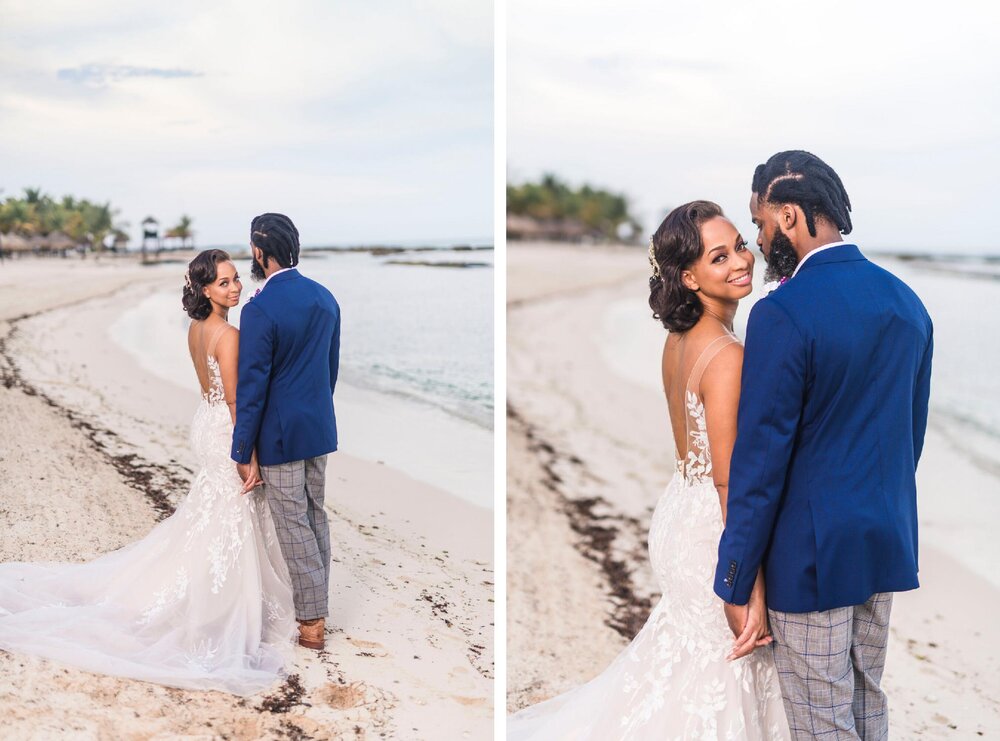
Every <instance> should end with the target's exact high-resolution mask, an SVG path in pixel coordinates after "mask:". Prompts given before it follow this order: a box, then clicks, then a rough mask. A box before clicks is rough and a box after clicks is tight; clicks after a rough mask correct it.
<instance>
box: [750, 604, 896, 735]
mask: <svg viewBox="0 0 1000 741" xmlns="http://www.w3.org/2000/svg"><path fill="white" fill-rule="evenodd" d="M891 608H892V593H891V592H881V593H879V594H875V595H872V597H871V598H869V599H868V601H867V602H865V603H864V604H863V605H854V606H851V607H838V608H836V609H833V610H824V611H822V612H803V613H797V612H778V611H777V610H768V614H769V617H770V619H771V634H772V635H773V636H774V644H773V646H774V665H775V668H776V669H777V670H778V682H779V684H780V685H781V695H782V697H783V698H784V701H785V714H786V715H787V716H788V727H789V729H790V730H791V732H792V738H794V739H814V738H818V739H830V740H831V741H833V740H834V739H837V740H839V739H865V740H866V741H881V739H885V738H888V736H889V710H888V705H887V703H886V698H885V694H884V693H883V692H882V690H881V688H880V687H879V682H880V681H881V680H882V669H883V668H884V667H885V653H886V646H887V644H888V638H889V612H890V609H891Z"/></svg>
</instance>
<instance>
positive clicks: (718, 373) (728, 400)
mask: <svg viewBox="0 0 1000 741" xmlns="http://www.w3.org/2000/svg"><path fill="white" fill-rule="evenodd" d="M742 369H743V347H742V346H741V345H740V344H739V343H737V342H734V343H732V344H731V345H727V346H726V347H724V348H723V349H722V350H720V351H719V353H718V354H717V355H716V356H715V357H714V358H712V361H711V362H710V363H709V364H708V367H707V368H706V369H705V373H704V374H703V375H702V377H701V388H700V389H699V390H700V391H701V397H702V399H703V400H704V403H705V427H706V428H707V431H708V449H709V452H710V454H711V456H712V481H713V482H714V483H715V488H716V490H717V491H718V492H719V506H720V507H721V508H722V521H723V522H725V521H726V499H727V497H728V495H729V459H730V457H731V456H732V454H733V445H734V444H735V443H736V411H737V408H738V407H739V403H740V378H741V372H742Z"/></svg>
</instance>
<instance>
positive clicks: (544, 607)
mask: <svg viewBox="0 0 1000 741" xmlns="http://www.w3.org/2000/svg"><path fill="white" fill-rule="evenodd" d="M507 261H508V298H507V343H508V344H507V347H508V357H507V405H508V406H507V455H508V460H507V467H508V487H507V508H508V510H507V511H508V521H507V635H508V642H507V662H508V663H507V711H508V712H511V711H514V710H516V709H518V708H521V707H524V706H525V705H528V704H531V703H533V702H537V701H540V700H543V699H545V698H548V697H551V696H553V695H556V694H558V693H560V692H562V691H564V690H567V689H570V688H572V687H574V686H576V685H579V684H581V683H583V682H585V681H587V680H588V679H590V678H592V677H593V676H595V675H596V674H598V673H599V672H600V671H601V670H602V669H603V668H604V667H605V666H606V665H607V664H608V663H609V661H610V660H611V659H612V658H613V657H614V656H615V655H616V654H617V653H618V652H619V651H620V650H621V649H622V648H623V647H624V646H625V645H627V643H628V642H629V640H630V639H631V637H632V636H633V635H634V633H635V632H636V631H637V630H638V628H639V627H640V626H641V625H642V624H643V622H644V621H645V618H646V615H647V614H648V611H649V609H650V607H651V606H652V604H654V603H655V600H657V599H658V598H659V594H658V591H657V587H656V585H655V582H654V579H653V576H652V572H651V571H650V569H649V564H648V558H647V554H646V532H647V528H648V524H649V518H650V516H651V514H652V509H653V506H654V504H655V502H656V499H657V497H658V496H659V494H660V492H661V491H662V489H663V488H664V487H665V486H666V483H667V482H668V480H669V478H670V475H671V474H672V471H673V452H672V451H673V441H672V439H671V431H670V427H669V423H668V418H667V411H666V402H665V400H664V397H663V393H662V390H660V388H659V380H658V379H659V371H658V369H659V356H660V352H661V350H662V344H663V341H664V338H665V331H664V330H663V328H662V327H661V326H660V325H659V324H658V323H657V322H655V321H654V320H652V319H651V318H650V316H649V312H648V309H647V308H646V303H645V302H646V297H647V295H648V292H647V281H648V275H649V268H648V264H647V260H646V257H645V254H644V250H642V249H636V248H625V247H588V246H562V245H552V244H527V243H512V244H509V245H508V251H507ZM759 281H760V278H759V274H758V277H757V278H756V282H759ZM743 312H744V310H743V309H741V313H743ZM744 320H745V316H744ZM959 443H960V441H958V440H956V439H955V438H954V436H950V435H948V434H945V432H944V431H943V430H942V428H941V427H940V426H939V425H938V424H937V423H936V421H935V419H934V415H933V414H932V416H931V421H930V426H929V429H928V434H927V440H926V446H925V449H924V457H923V459H922V460H921V463H920V470H919V472H918V491H919V499H920V517H921V532H922V538H923V540H922V544H921V552H920V578H921V584H922V586H921V588H920V589H918V590H915V591H913V592H908V593H903V594H898V595H896V598H895V602H894V605H893V615H892V627H891V639H890V641H891V642H890V646H889V655H888V660H887V666H886V670H885V677H884V681H883V686H884V688H885V689H886V692H887V694H888V697H889V703H890V713H891V716H890V728H891V729H892V736H893V738H979V737H984V738H995V737H997V735H998V734H1000V702H998V695H1000V651H998V650H997V648H996V646H997V645H998V643H1000V628H998V627H997V625H996V621H995V620H994V619H993V616H994V615H996V614H997V611H998V610H1000V585H998V584H997V583H996V579H995V578H993V579H990V578H988V575H989V573H991V570H992V568H993V567H994V566H996V565H997V564H998V563H1000V547H998V546H997V545H996V542H995V540H993V541H991V542H988V543H987V542H986V541H985V540H982V539H980V536H979V534H980V533H981V532H985V527H984V526H983V525H982V523H983V522H984V520H985V522H992V520H991V519H990V518H991V517H992V516H993V515H994V514H995V513H997V512H996V508H997V506H998V505H997V504H996V503H994V502H991V501H989V500H990V499H992V500H997V499H1000V497H996V496H995V494H996V493H1000V480H998V479H997V478H996V476H995V475H993V474H991V473H990V472H989V471H988V470H984V469H983V468H981V467H978V466H976V465H974V464H972V463H970V462H968V461H965V460H964V459H963V458H962V454H961V452H960V451H959V450H958V448H957V445H958V444H959ZM984 492H993V493H994V496H992V497H989V498H987V497H986V496H985V495H984V494H983V493H984ZM962 528H967V529H968V532H969V533H970V538H971V539H973V540H975V541H976V543H977V545H976V546H975V547H974V548H972V549H965V550H961V551H956V550H954V549H951V550H949V548H951V546H952V544H953V543H954V542H956V541H957V540H959V539H960V538H959V537H957V535H958V534H960V533H961V532H962ZM993 573H995V572H993ZM720 609H721V608H720Z"/></svg>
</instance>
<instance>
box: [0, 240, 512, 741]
mask: <svg viewBox="0 0 1000 741" xmlns="http://www.w3.org/2000/svg"><path fill="white" fill-rule="evenodd" d="M182 272H183V265H178V270H177V276H172V278H170V279H169V280H170V283H169V285H173V284H177V285H179V284H180V278H179V276H180V275H181V274H182ZM166 280H168V279H167V278H166V277H165V276H164V274H163V272H162V271H151V270H149V269H147V268H143V267H142V266H140V265H138V264H137V263H135V262H134V261H131V260H121V259H118V260H115V259H102V260H100V261H94V260H91V259H88V260H86V261H80V260H71V259H68V260H60V259H47V260H35V259H25V260H19V261H6V262H4V263H3V264H0V379H2V383H0V440H2V443H0V482H2V483H0V531H2V532H3V537H2V538H0V560H2V561H36V560H45V561H64V560H66V561H84V560H88V559H90V558H92V557H94V556H96V555H99V554H101V553H105V552H107V551H110V550H113V549H116V548H118V547H121V546H123V545H125V544H127V543H129V542H131V541H133V540H135V539H137V538H140V537H142V536H143V535H144V534H145V533H146V532H148V530H149V529H150V528H151V527H152V526H153V525H154V524H155V523H156V522H157V521H159V520H160V519H162V518H164V517H166V516H169V514H170V513H171V512H172V511H173V508H174V506H175V505H176V503H177V502H178V501H179V500H180V498H182V497H183V496H184V495H185V493H186V491H187V486H188V484H189V481H190V479H191V476H192V474H193V456H192V455H191V452H190V451H189V449H188V443H187V433H188V425H189V423H190V419H191V416H192V415H193V412H194V409H195V407H196V405H197V402H198V393H197V388H196V387H194V386H192V387H191V388H190V389H189V390H188V389H185V388H184V387H182V386H180V385H178V384H175V383H171V382H168V381H165V380H163V379H162V378H158V377H157V376H156V375H154V374H151V373H149V372H148V371H147V370H144V369H143V367H142V366H141V364H140V363H138V362H137V360H136V359H135V358H134V357H133V355H132V354H130V353H128V352H126V351H125V350H123V349H122V348H121V347H119V346H118V345H117V344H116V343H115V342H114V341H113V339H112V338H111V337H110V336H109V327H111V326H113V324H114V322H115V321H116V318H117V317H118V316H120V314H121V313H122V311H123V309H124V308H126V307H127V306H129V305H131V304H134V303H135V302H136V301H138V300H141V298H142V297H143V296H145V295H146V294H147V293H148V292H150V291H153V290H161V289H162V288H163V287H164V286H165V285H166V284H165V281H166ZM178 306H179V291H178ZM179 311H180V309H179V308H178V312H179ZM148 341H149V342H150V343H156V342H157V336H155V334H154V335H151V336H149V337H148ZM361 411H363V410H361ZM348 414H349V416H350V418H351V419H352V420H361V421H362V423H363V420H364V418H365V417H364V414H363V413H359V410H349V411H348ZM367 434H373V432H372V431H367ZM327 510H328V512H329V514H330V522H331V539H332V543H333V569H332V575H331V595H330V609H331V615H330V617H329V618H328V620H327V628H328V633H327V648H326V650H325V651H323V652H320V653H316V652H313V651H308V650H307V649H302V648H296V653H295V663H294V665H293V666H291V667H289V677H288V679H287V681H285V682H284V683H278V684H276V685H275V687H273V688H272V689H271V690H269V691H267V692H263V693H260V695H258V696H254V697H250V698H246V699H241V698H238V697H234V696H230V695H226V694H224V693H219V692H191V691H183V690H177V689H171V688H166V687H162V686H158V685H153V684H147V683H143V682H138V681H133V680H127V679H119V678H115V677H106V676H98V675H94V674H90V673H87V672H83V671H79V670H76V669H71V668H65V667H62V666H59V665H56V664H54V663H50V662H47V661H43V660H40V659H35V658H32V657H26V656H21V655H11V654H7V653H4V652H0V723H2V725H3V728H4V730H3V732H2V733H0V735H2V737H3V738H5V739H7V738H16V739H21V738H24V739H28V738H31V739H35V738H37V739H45V738H65V737H73V738H81V739H152V738H158V739H166V738H180V737H183V738H198V739H216V738H219V739H221V738H227V739H259V738H293V739H307V738H315V739H326V738H344V737H347V738H383V737H384V738H412V739H465V738H474V739H479V738H488V737H490V735H491V733H492V716H493V699H492V697H493V695H492V692H493V658H494V657H493V608H494V605H493V599H492V598H493V565H492V513H491V512H490V511H489V510H488V509H486V508H483V507H478V506H475V505H474V504H471V503H469V502H467V501H465V500H463V499H461V498H459V497H456V496H453V495H452V494H450V493H448V492H445V491H444V490H442V489H439V488H436V487H434V486H431V485H429V484H426V483H422V482H419V481H417V480H415V479H413V478H411V477H410V476H408V475H406V474H404V473H402V472H400V471H399V470H396V469H394V468H391V467H390V466H388V465H383V464H380V463H379V462H377V461H368V460H362V459H359V458H352V457H350V456H347V455H345V454H343V453H337V454H335V455H333V456H331V458H330V463H329V465H328V468H327Z"/></svg>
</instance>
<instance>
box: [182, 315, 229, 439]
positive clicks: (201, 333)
mask: <svg viewBox="0 0 1000 741" xmlns="http://www.w3.org/2000/svg"><path fill="white" fill-rule="evenodd" d="M188 352H190V354H191V362H192V363H193V364H194V371H195V373H196V374H197V375H198V385H199V386H200V387H201V393H202V396H204V397H206V398H208V397H209V396H210V395H211V393H212V390H213V386H214V384H213V376H214V373H213V371H212V369H211V368H210V367H209V359H212V360H214V361H215V362H216V363H218V366H219V378H220V380H221V382H222V390H223V395H224V397H225V401H226V404H227V405H228V406H229V411H230V414H231V415H232V417H233V419H234V420H235V419H236V377H237V365H238V362H239V331H238V330H237V329H236V327H234V326H233V325H231V324H229V323H228V322H225V321H223V320H221V319H218V318H216V317H214V316H210V317H209V318H208V319H204V320H195V321H193V322H191V326H190V327H189V328H188Z"/></svg>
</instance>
